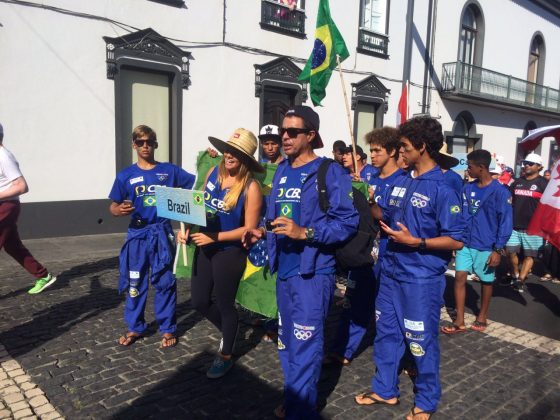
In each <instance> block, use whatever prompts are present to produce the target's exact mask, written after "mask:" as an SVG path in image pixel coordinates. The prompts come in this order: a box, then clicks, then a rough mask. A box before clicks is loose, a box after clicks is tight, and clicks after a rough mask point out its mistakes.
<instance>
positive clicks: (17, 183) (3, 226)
mask: <svg viewBox="0 0 560 420" xmlns="http://www.w3.org/2000/svg"><path fill="white" fill-rule="evenodd" d="M3 141H4V128H3V127H2V124H0V249H2V248H4V249H5V250H6V252H7V253H8V254H9V255H10V256H11V257H12V258H14V259H15V260H16V261H17V262H18V263H19V264H20V265H21V266H22V267H23V268H25V269H26V270H27V271H28V272H29V274H31V275H32V276H33V277H35V278H36V281H35V286H33V287H32V288H31V289H29V291H28V293H29V294H32V295H33V294H36V293H41V292H42V291H43V290H45V289H46V288H47V287H49V286H50V285H52V284H53V283H54V282H55V281H56V277H55V276H53V275H52V274H51V273H49V272H48V270H47V269H46V268H45V267H43V265H42V264H41V263H40V262H39V261H37V260H36V259H35V258H34V257H33V255H31V253H30V252H29V250H28V249H27V248H26V247H25V246H24V245H23V243H22V242H21V239H20V237H19V233H18V229H17V220H18V217H19V213H20V210H21V206H20V202H19V196H20V195H22V194H25V193H26V192H28V191H29V188H28V186H27V182H26V181H25V178H24V177H23V175H22V173H21V171H20V169H19V164H18V162H17V160H16V158H15V157H14V155H13V154H12V153H11V152H10V151H9V150H8V149H6V148H5V147H4V145H3Z"/></svg>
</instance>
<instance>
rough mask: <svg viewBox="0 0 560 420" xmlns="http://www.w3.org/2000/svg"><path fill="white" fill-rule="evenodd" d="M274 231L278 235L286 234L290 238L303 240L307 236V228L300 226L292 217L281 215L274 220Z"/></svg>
mask: <svg viewBox="0 0 560 420" xmlns="http://www.w3.org/2000/svg"><path fill="white" fill-rule="evenodd" d="M272 226H274V229H272V232H274V233H276V234H277V235H286V236H287V237H288V238H291V239H297V240H300V241H303V240H305V239H306V237H305V228H303V227H301V226H298V225H297V224H296V223H295V222H294V221H293V220H292V219H288V218H287V217H284V216H280V217H277V218H276V219H274V221H273V222H272Z"/></svg>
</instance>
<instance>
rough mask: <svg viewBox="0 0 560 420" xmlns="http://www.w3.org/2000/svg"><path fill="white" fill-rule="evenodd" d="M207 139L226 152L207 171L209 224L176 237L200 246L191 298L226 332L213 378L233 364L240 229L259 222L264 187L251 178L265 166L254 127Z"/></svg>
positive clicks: (242, 256) (240, 269)
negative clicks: (257, 156) (258, 152)
mask: <svg viewBox="0 0 560 420" xmlns="http://www.w3.org/2000/svg"><path fill="white" fill-rule="evenodd" d="M208 140H210V143H212V145H213V146H214V147H215V148H216V149H218V150H219V151H220V152H221V153H222V154H223V157H222V161H221V162H220V164H219V165H218V166H216V167H213V168H212V169H211V170H210V171H209V173H208V175H207V176H206V182H205V186H204V201H205V205H206V221H207V226H206V227H202V228H201V229H200V232H199V233H194V234H191V235H189V232H186V234H185V235H182V234H180V233H179V235H178V241H179V242H180V243H185V242H186V240H187V238H189V239H190V240H191V241H192V242H194V244H196V246H197V252H196V254H195V261H194V266H193V268H194V269H193V275H192V289H191V301H192V304H193V306H194V307H195V308H196V310H198V311H199V312H200V313H201V314H202V315H204V316H205V317H206V318H207V319H208V320H209V321H210V322H212V323H213V324H214V325H215V326H216V327H217V328H218V329H219V330H220V331H221V333H222V341H221V344H220V349H219V351H218V355H217V356H216V358H215V359H214V362H213V363H212V366H211V367H210V369H209V370H208V372H207V373H206V375H207V376H208V377H209V378H211V379H215V378H220V377H222V376H224V375H225V374H226V373H227V372H228V371H229V369H230V368H231V367H232V366H233V359H232V349H233V345H234V342H235V336H236V334H237V323H238V314H237V310H236V309H235V295H236V293H237V288H238V286H239V281H240V280H241V276H242V275H243V271H244V270H245V264H246V261H247V254H246V251H245V250H244V248H243V246H242V245H241V235H242V234H243V232H244V231H246V230H247V229H255V228H256V227H257V224H258V220H259V217H260V213H261V205H262V193H261V190H260V187H259V184H258V183H257V182H256V181H254V180H253V172H255V171H256V172H263V171H264V168H263V167H262V166H261V165H260V164H259V163H258V162H257V161H256V160H255V158H254V157H253V155H254V153H255V151H256V150H257V139H256V137H255V135H254V134H253V133H251V132H250V131H248V130H245V129H243V128H238V129H237V130H235V132H234V133H233V134H232V135H231V137H230V139H229V140H228V141H227V142H225V141H222V140H219V139H217V138H214V137H208ZM213 296H214V297H215V298H213Z"/></svg>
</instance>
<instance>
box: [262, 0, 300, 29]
mask: <svg viewBox="0 0 560 420" xmlns="http://www.w3.org/2000/svg"><path fill="white" fill-rule="evenodd" d="M304 9H305V1H304V0H299V1H298V0H261V23H260V25H261V28H263V29H267V30H270V31H275V32H280V33H283V34H286V35H292V36H297V37H299V38H304V37H305V10H304Z"/></svg>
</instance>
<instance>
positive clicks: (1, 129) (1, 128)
mask: <svg viewBox="0 0 560 420" xmlns="http://www.w3.org/2000/svg"><path fill="white" fill-rule="evenodd" d="M0 134H4V127H2V124H0Z"/></svg>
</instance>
